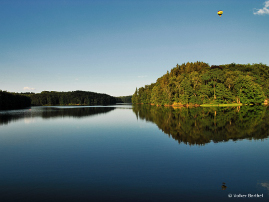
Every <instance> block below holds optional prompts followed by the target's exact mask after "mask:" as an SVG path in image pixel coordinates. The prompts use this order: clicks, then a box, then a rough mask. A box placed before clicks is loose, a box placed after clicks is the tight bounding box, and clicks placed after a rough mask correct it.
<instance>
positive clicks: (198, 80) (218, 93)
mask: <svg viewBox="0 0 269 202" xmlns="http://www.w3.org/2000/svg"><path fill="white" fill-rule="evenodd" d="M268 97H269V67H268V66H267V65H265V64H262V63H260V64H252V65H251V64H235V63H232V64H226V65H219V66H216V65H213V66H211V67H210V66H209V65H208V64H207V63H204V62H195V63H189V62H188V63H186V64H185V63H183V64H182V65H178V64H177V65H176V67H174V68H173V69H171V71H170V72H169V71H167V73H166V74H164V75H163V76H162V77H160V78H158V79H157V81H156V83H152V84H150V85H146V86H145V87H141V88H139V89H138V90H137V89H136V91H135V93H134V94H133V96H132V102H133V104H136V103H141V104H154V105H194V104H197V105H200V104H226V103H227V104H228V103H243V104H261V103H264V102H265V99H268Z"/></svg>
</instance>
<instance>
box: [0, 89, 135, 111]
mask: <svg viewBox="0 0 269 202" xmlns="http://www.w3.org/2000/svg"><path fill="white" fill-rule="evenodd" d="M131 97H132V96H120V97H113V96H110V95H107V94H101V93H95V92H88V91H79V90H77V91H71V92H70V91H69V92H57V91H42V92H41V93H33V92H26V93H11V92H6V91H0V109H1V110H5V109H19V108H25V107H29V106H31V105H32V106H52V105H85V106H89V105H112V104H116V103H130V102H131Z"/></svg>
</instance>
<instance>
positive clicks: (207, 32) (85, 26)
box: [0, 0, 269, 96]
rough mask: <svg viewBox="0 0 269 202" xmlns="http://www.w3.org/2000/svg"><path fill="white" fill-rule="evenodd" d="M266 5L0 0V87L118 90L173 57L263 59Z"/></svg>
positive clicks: (144, 79)
mask: <svg viewBox="0 0 269 202" xmlns="http://www.w3.org/2000/svg"><path fill="white" fill-rule="evenodd" d="M268 9H269V1H266V0H255V1H254V0H244V1H242V0H203V1H201V0H57V1H55V0H0V89H1V90H7V91H10V92H27V91H28V92H29V91H31V92H36V93H38V92H41V91H44V90H48V91H74V90H84V91H93V92H98V93H106V94H109V95H112V96H121V95H131V94H133V93H134V91H135V88H136V87H138V88H139V87H141V86H144V85H146V84H151V83H153V82H156V79H157V78H159V77H161V76H162V75H163V74H165V73H166V72H167V70H169V71H170V70H171V69H172V68H173V67H175V66H176V64H177V63H178V64H182V63H187V62H195V61H203V62H206V63H208V64H209V65H220V64H229V63H232V62H234V63H240V64H247V63H250V64H252V63H263V64H267V65H269V10H268ZM218 10H223V15H222V17H219V16H218V15H217V12H218Z"/></svg>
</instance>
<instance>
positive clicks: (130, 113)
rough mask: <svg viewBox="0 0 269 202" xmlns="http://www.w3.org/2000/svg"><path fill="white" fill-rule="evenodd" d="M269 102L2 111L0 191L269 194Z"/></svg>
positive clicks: (217, 197) (126, 196) (180, 197)
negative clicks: (255, 103) (263, 104)
mask: <svg viewBox="0 0 269 202" xmlns="http://www.w3.org/2000/svg"><path fill="white" fill-rule="evenodd" d="M268 136H269V109H268V107H264V106H252V107H247V106H245V107H234V108H232V107H230V108H222V107H219V108H202V107H198V108H176V109H174V108H168V107H156V106H149V105H134V106H132V105H113V106H92V107H80V106H72V107H62V106H55V107H31V108H29V109H21V110H9V111H0V160H1V164H0V173H1V174H0V188H1V189H0V201H238V200H240V199H239V198H245V199H246V198H247V199H249V200H250V201H268V200H269V174H268V168H269V158H268V154H269V140H268Z"/></svg>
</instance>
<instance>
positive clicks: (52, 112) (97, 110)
mask: <svg viewBox="0 0 269 202" xmlns="http://www.w3.org/2000/svg"><path fill="white" fill-rule="evenodd" d="M114 109H115V107H85V108H84V107H83V108H80V107H79V108H55V107H36V108H32V109H23V110H12V111H5V112H3V113H0V125H4V124H9V123H10V122H14V121H18V120H19V119H22V118H35V117H42V118H44V119H50V118H59V117H75V118H82V117H86V116H93V115H97V114H104V113H107V112H110V111H112V110H114Z"/></svg>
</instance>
